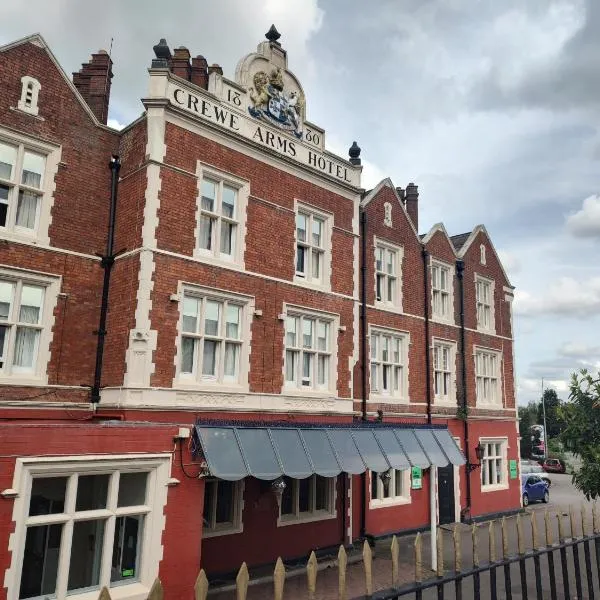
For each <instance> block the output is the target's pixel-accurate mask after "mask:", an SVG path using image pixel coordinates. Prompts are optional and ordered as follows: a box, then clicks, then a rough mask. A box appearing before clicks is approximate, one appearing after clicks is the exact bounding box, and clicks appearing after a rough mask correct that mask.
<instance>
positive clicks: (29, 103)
mask: <svg viewBox="0 0 600 600" xmlns="http://www.w3.org/2000/svg"><path fill="white" fill-rule="evenodd" d="M21 84H22V87H21V99H20V100H19V102H18V104H17V107H18V109H19V110H22V111H23V112H26V113H29V114H30V115H37V114H38V112H39V107H38V98H39V94H40V89H41V88H42V86H41V84H40V82H39V81H38V80H37V79H34V78H33V77H29V75H24V76H23V77H21Z"/></svg>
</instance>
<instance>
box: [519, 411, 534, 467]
mask: <svg viewBox="0 0 600 600" xmlns="http://www.w3.org/2000/svg"><path fill="white" fill-rule="evenodd" d="M537 413H538V409H537V404H536V403H535V402H530V403H529V404H528V405H527V406H520V407H519V436H520V437H521V447H520V452H521V457H522V458H529V457H530V456H531V448H532V442H533V440H532V433H531V426H532V425H535V424H536V423H537Z"/></svg>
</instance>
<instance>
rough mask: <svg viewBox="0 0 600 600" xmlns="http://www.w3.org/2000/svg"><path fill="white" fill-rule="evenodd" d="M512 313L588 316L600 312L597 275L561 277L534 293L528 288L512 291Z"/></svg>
mask: <svg viewBox="0 0 600 600" xmlns="http://www.w3.org/2000/svg"><path fill="white" fill-rule="evenodd" d="M514 310H515V313H517V314H520V315H524V316H538V315H545V314H546V315H561V316H564V317H577V318H581V319H583V318H587V317H590V316H592V315H595V314H599V313H600V277H591V278H590V279H588V280H585V281H578V280H576V279H573V278H572V277H560V278H558V279H557V280H556V282H554V283H551V284H550V285H548V286H544V287H543V289H541V290H540V291H539V292H537V293H536V294H535V295H534V294H532V293H531V292H528V291H527V290H519V289H517V290H516V291H515V302H514Z"/></svg>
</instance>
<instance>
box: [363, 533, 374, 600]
mask: <svg viewBox="0 0 600 600" xmlns="http://www.w3.org/2000/svg"><path fill="white" fill-rule="evenodd" d="M363 563H364V566H365V590H366V592H367V596H371V595H372V594H373V553H372V552H371V546H369V542H368V541H367V540H365V543H364V544H363Z"/></svg>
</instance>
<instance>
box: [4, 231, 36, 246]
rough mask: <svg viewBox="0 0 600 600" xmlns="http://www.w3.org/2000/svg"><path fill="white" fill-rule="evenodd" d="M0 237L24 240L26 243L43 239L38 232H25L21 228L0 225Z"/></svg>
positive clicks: (34, 242)
mask: <svg viewBox="0 0 600 600" xmlns="http://www.w3.org/2000/svg"><path fill="white" fill-rule="evenodd" d="M0 238H2V239H3V240H9V241H14V242H24V243H26V244H34V245H38V244H41V243H42V240H40V238H39V235H38V234H37V233H36V232H33V233H25V232H23V231H19V230H14V229H12V230H11V229H5V228H4V227H0Z"/></svg>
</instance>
